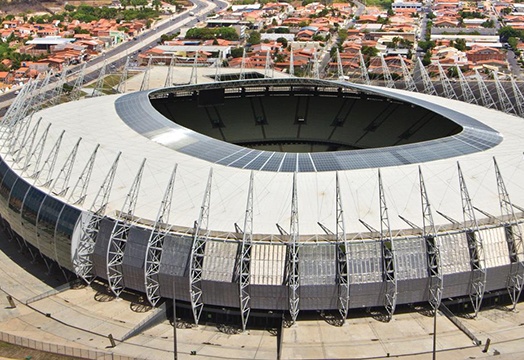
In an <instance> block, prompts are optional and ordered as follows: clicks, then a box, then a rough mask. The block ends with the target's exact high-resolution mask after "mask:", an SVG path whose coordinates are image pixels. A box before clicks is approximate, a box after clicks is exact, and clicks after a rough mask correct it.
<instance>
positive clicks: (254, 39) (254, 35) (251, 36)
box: [247, 31, 261, 45]
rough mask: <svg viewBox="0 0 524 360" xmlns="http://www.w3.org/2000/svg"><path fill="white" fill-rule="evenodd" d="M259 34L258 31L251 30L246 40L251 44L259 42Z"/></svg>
mask: <svg viewBox="0 0 524 360" xmlns="http://www.w3.org/2000/svg"><path fill="white" fill-rule="evenodd" d="M260 40H261V36H260V33H259V32H258V31H252V32H251V34H249V38H248V39H247V42H248V43H250V44H251V45H256V44H260Z"/></svg>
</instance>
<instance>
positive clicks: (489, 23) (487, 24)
mask: <svg viewBox="0 0 524 360" xmlns="http://www.w3.org/2000/svg"><path fill="white" fill-rule="evenodd" d="M480 26H482V27H484V28H488V29H493V28H494V27H495V22H494V21H493V20H486V21H484V22H483V23H482V24H480Z"/></svg>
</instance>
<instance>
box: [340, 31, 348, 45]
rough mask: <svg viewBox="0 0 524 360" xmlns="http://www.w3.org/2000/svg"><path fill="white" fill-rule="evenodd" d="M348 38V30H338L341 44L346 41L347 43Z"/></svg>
mask: <svg viewBox="0 0 524 360" xmlns="http://www.w3.org/2000/svg"><path fill="white" fill-rule="evenodd" d="M347 38H348V30H347V29H344V28H342V29H340V30H338V40H339V42H340V43H341V44H343V43H344V41H346V39H347Z"/></svg>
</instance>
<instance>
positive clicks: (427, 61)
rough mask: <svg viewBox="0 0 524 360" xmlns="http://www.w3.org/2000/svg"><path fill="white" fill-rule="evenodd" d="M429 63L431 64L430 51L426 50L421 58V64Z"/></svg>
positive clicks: (426, 64)
mask: <svg viewBox="0 0 524 360" xmlns="http://www.w3.org/2000/svg"><path fill="white" fill-rule="evenodd" d="M429 64H431V52H429V51H428V52H427V53H426V55H424V57H423V58H422V65H424V66H428V65H429Z"/></svg>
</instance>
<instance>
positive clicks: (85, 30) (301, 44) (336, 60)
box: [0, 0, 524, 89]
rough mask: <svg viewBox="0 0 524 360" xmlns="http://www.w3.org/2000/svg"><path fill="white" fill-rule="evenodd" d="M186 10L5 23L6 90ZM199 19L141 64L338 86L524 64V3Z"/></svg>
mask: <svg viewBox="0 0 524 360" xmlns="http://www.w3.org/2000/svg"><path fill="white" fill-rule="evenodd" d="M188 9H189V8H186V9H185V10H186V11H187V10H188ZM181 10H183V8H182V7H180V6H177V4H175V3H173V4H172V3H168V2H160V1H158V0H154V1H152V2H151V1H150V2H143V3H137V2H134V3H133V2H132V1H131V2H130V1H120V2H119V1H113V3H112V4H111V5H110V6H104V7H100V8H95V7H92V6H89V5H80V6H78V7H75V6H71V5H66V6H65V8H64V9H63V12H60V13H55V14H53V15H51V14H44V15H31V14H25V15H22V16H20V15H13V14H0V15H2V18H3V20H2V30H1V33H0V39H1V41H2V42H1V44H0V50H2V51H0V61H1V63H0V84H1V85H0V88H2V89H8V88H11V87H12V86H13V85H20V84H23V83H24V82H26V81H28V79H30V78H35V77H38V76H40V74H44V73H46V72H48V71H49V70H53V71H55V72H60V71H61V70H62V69H63V68H64V66H66V65H67V66H69V65H75V64H79V63H82V62H84V61H89V59H91V58H93V57H96V56H99V55H101V54H103V53H104V51H105V50H106V49H108V48H110V47H113V46H117V45H118V44H121V43H123V42H127V41H137V40H139V36H140V34H141V33H143V32H144V31H147V30H148V29H151V28H152V26H153V27H154V25H153V24H154V22H155V21H157V20H158V19H160V18H162V17H163V18H164V19H166V18H169V17H170V16H172V15H173V14H176V13H177V12H179V11H181ZM190 14H192V13H190ZM198 20H199V24H198V26H197V27H195V28H190V29H182V31H181V32H180V33H176V34H171V35H162V37H160V39H159V44H158V46H156V47H152V48H150V49H148V50H147V51H143V52H141V53H137V54H135V55H136V60H137V64H138V65H143V66H145V65H147V64H170V63H171V62H175V63H180V64H188V63H191V64H197V65H199V66H215V65H220V66H228V67H233V68H234V67H239V68H240V67H244V68H264V67H268V66H270V67H271V68H273V69H275V70H278V71H282V72H292V73H293V75H295V76H312V74H313V72H314V71H319V72H320V73H321V76H323V77H334V76H336V72H337V69H341V68H342V69H343V71H344V74H347V75H350V76H351V75H352V74H359V71H360V70H359V69H360V68H361V65H362V62H363V61H364V62H365V65H366V68H367V70H368V72H369V75H370V77H372V78H380V77H381V76H383V74H382V71H383V64H384V62H385V63H386V64H387V66H388V67H389V69H390V71H391V74H392V75H393V76H394V77H395V78H398V77H400V76H401V75H402V66H403V65H405V66H407V67H408V68H410V69H413V67H414V66H416V63H417V58H420V60H421V62H422V63H423V65H424V66H426V67H427V69H428V70H429V73H438V71H437V70H436V69H437V65H438V66H441V67H442V68H444V69H446V70H447V71H448V74H449V76H454V73H456V71H454V70H453V69H455V68H456V67H460V68H461V70H462V71H463V72H465V73H467V72H468V71H470V70H474V69H477V70H479V69H487V70H489V71H497V72H500V73H511V69H510V67H511V64H510V63H509V62H508V58H510V59H513V60H518V59H519V58H518V57H519V56H520V54H521V52H522V50H523V49H524V43H523V42H522V40H521V39H522V38H524V36H523V35H524V4H520V3H512V2H496V3H491V2H488V1H486V2H481V1H479V2H475V1H473V2H463V1H458V0H434V1H433V2H426V3H422V2H417V1H403V0H397V1H394V2H393V3H389V2H382V3H381V2H373V1H369V2H367V5H366V6H365V5H363V4H361V3H359V2H356V1H353V2H333V3H325V2H310V1H303V2H302V3H299V2H289V3H288V2H274V3H273V2H257V3H251V1H237V2H233V4H232V5H231V6H230V7H229V8H228V9H227V10H225V11H223V12H220V13H213V14H210V15H209V16H208V17H206V18H199V19H198ZM514 73H515V72H514ZM355 76H357V75H355Z"/></svg>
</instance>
